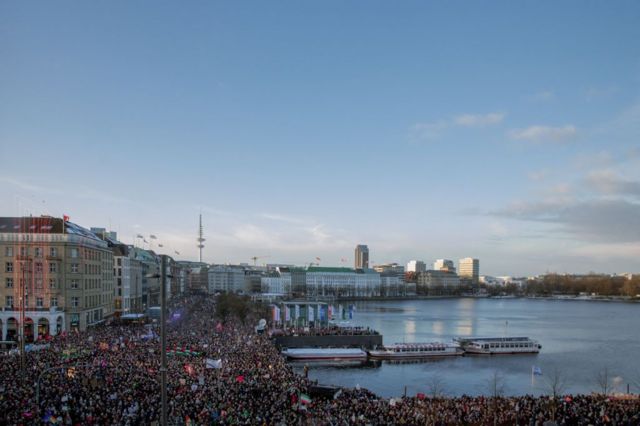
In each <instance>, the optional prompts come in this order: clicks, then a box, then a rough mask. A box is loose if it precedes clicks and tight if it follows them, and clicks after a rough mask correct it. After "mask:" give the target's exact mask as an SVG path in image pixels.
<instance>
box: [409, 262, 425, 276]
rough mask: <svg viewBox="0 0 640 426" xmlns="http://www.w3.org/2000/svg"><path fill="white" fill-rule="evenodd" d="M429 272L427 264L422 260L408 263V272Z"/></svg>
mask: <svg viewBox="0 0 640 426" xmlns="http://www.w3.org/2000/svg"><path fill="white" fill-rule="evenodd" d="M426 270H427V264H426V263H424V262H423V261H422V260H410V261H409V263H407V272H416V273H418V272H424V271H426Z"/></svg>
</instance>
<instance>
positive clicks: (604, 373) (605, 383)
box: [595, 367, 611, 395]
mask: <svg viewBox="0 0 640 426" xmlns="http://www.w3.org/2000/svg"><path fill="white" fill-rule="evenodd" d="M595 381H596V385H597V386H598V390H599V391H600V393H601V394H603V395H609V393H610V392H611V373H610V372H609V368H608V367H605V368H603V369H602V370H600V371H599V372H598V374H597V375H596V380H595Z"/></svg>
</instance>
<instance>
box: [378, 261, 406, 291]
mask: <svg viewBox="0 0 640 426" xmlns="http://www.w3.org/2000/svg"><path fill="white" fill-rule="evenodd" d="M403 269H404V268H403ZM380 295H381V296H385V297H398V296H406V295H407V286H406V283H405V281H404V276H403V275H399V274H396V273H389V272H383V273H381V274H380Z"/></svg>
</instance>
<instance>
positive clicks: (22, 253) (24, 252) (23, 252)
mask: <svg viewBox="0 0 640 426" xmlns="http://www.w3.org/2000/svg"><path fill="white" fill-rule="evenodd" d="M28 254H29V250H27V247H20V256H27V255H28Z"/></svg>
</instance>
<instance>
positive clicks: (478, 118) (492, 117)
mask: <svg viewBox="0 0 640 426" xmlns="http://www.w3.org/2000/svg"><path fill="white" fill-rule="evenodd" d="M505 116H506V114H505V113H502V112H492V113H489V114H462V115H459V116H457V117H455V118H454V119H453V123H454V124H455V125H457V126H464V127H479V126H488V125H492V124H499V123H501V122H502V120H503V119H504V117H505Z"/></svg>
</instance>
